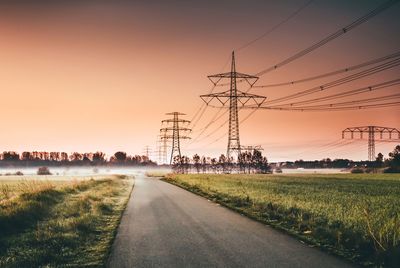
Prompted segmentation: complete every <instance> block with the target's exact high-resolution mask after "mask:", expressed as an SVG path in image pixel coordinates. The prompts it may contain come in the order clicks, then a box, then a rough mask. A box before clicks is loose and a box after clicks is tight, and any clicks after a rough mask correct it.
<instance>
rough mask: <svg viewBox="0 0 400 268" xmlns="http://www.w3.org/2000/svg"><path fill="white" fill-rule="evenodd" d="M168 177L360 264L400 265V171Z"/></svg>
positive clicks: (172, 181)
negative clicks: (388, 172)
mask: <svg viewBox="0 0 400 268" xmlns="http://www.w3.org/2000/svg"><path fill="white" fill-rule="evenodd" d="M164 180H166V181H168V182H170V183H173V184H176V185H179V186H181V187H183V188H185V189H188V190H190V191H192V192H195V193H197V194H200V195H202V196H205V197H207V198H209V199H211V200H213V201H216V202H218V203H221V204H223V205H225V206H227V207H230V208H232V209H234V210H236V211H238V212H240V213H243V214H245V215H247V216H250V217H252V218H255V219H257V220H259V221H262V222H265V223H268V224H269V225H272V226H274V227H276V228H278V229H281V230H284V231H285V232H288V233H291V234H292V235H295V236H296V237H298V238H299V239H300V240H302V241H306V242H307V243H309V244H311V245H314V246H318V247H320V248H322V249H325V250H328V251H330V252H334V253H335V254H338V255H341V256H343V257H345V258H347V259H349V260H351V261H353V262H356V263H358V264H362V265H366V266H381V265H382V266H386V267H391V266H394V267H396V266H397V267H398V265H399V264H400V175H399V174H337V175H336V174H330V175H319V174H312V175H308V174H292V175H272V174H271V175H243V174H227V175H212V174H199V175H195V174H189V175H168V176H166V177H165V178H164Z"/></svg>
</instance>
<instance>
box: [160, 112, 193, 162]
mask: <svg viewBox="0 0 400 268" xmlns="http://www.w3.org/2000/svg"><path fill="white" fill-rule="evenodd" d="M166 115H173V118H171V119H166V120H163V121H161V122H162V123H163V124H164V123H167V124H171V123H172V127H165V128H161V129H160V131H161V133H163V132H165V135H164V136H161V139H162V140H172V150H171V159H170V162H169V163H170V164H172V161H173V159H174V157H175V156H179V157H181V146H180V140H181V139H190V137H188V136H187V135H185V134H181V132H183V133H187V132H190V131H192V130H191V129H190V128H186V127H181V126H180V124H189V123H190V121H189V120H184V119H180V118H179V116H180V115H185V114H183V113H179V112H172V113H167V114H166ZM171 132H172V135H171Z"/></svg>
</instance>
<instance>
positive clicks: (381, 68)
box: [265, 59, 400, 104]
mask: <svg viewBox="0 0 400 268" xmlns="http://www.w3.org/2000/svg"><path fill="white" fill-rule="evenodd" d="M398 65H400V59H396V60H392V61H390V62H387V63H383V64H380V65H378V66H374V67H372V68H369V69H366V70H363V71H361V72H358V73H355V74H352V75H349V76H346V77H343V78H340V79H337V80H334V81H331V82H328V83H325V84H322V85H319V86H316V87H312V88H310V89H306V90H303V91H300V92H297V93H294V94H291V95H287V96H284V97H280V98H276V99H273V100H270V101H266V102H265V103H267V104H273V103H277V102H282V101H287V100H291V99H295V98H299V97H303V96H306V95H310V94H313V93H316V92H320V91H323V90H326V89H329V88H332V87H336V86H340V85H343V84H345V83H349V82H352V81H354V80H358V79H361V78H364V77H367V76H370V75H373V74H376V73H379V72H383V71H385V70H388V69H390V68H394V67H396V66H398Z"/></svg>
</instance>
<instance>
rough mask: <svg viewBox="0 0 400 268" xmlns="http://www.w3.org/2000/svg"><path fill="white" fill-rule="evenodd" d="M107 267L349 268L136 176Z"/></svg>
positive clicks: (192, 197) (188, 195)
mask: <svg viewBox="0 0 400 268" xmlns="http://www.w3.org/2000/svg"><path fill="white" fill-rule="evenodd" d="M108 266H109V267H324V268H328V267H349V266H350V265H349V264H347V263H346V262H343V261H341V260H339V259H337V258H335V257H333V256H330V255H327V254H326V253H323V252H321V251H319V250H317V249H315V248H310V247H308V246H306V245H304V244H302V243H300V242H299V241H298V240H296V239H294V238H292V237H290V236H288V235H286V234H283V233H281V232H278V231H276V230H274V229H272V228H271V227H268V226H265V225H263V224H261V223H258V222H255V221H253V220H250V219H248V218H246V217H244V216H241V215H239V214H237V213H235V212H232V211H230V210H228V209H226V208H224V207H221V206H219V205H217V204H215V203H212V202H209V201H208V200H206V199H204V198H202V197H199V196H196V195H194V194H192V193H190V192H187V191H185V190H183V189H180V188H179V187H176V186H173V185H170V184H168V183H166V182H163V181H160V180H158V179H154V178H145V177H144V175H139V176H136V182H135V188H134V190H133V193H132V197H131V199H130V201H129V203H128V206H127V209H126V211H125V213H124V215H123V218H122V221H121V225H120V227H119V230H118V234H117V237H116V240H115V243H114V245H113V248H112V252H111V257H110V260H109V263H108Z"/></svg>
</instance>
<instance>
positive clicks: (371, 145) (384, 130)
mask: <svg viewBox="0 0 400 268" xmlns="http://www.w3.org/2000/svg"><path fill="white" fill-rule="evenodd" d="M346 133H350V138H351V139H354V133H356V134H359V137H360V139H362V138H363V134H364V133H368V161H375V134H377V133H379V137H380V139H383V138H384V135H385V134H386V135H385V136H386V137H387V139H389V140H391V139H392V137H393V134H397V139H400V131H399V130H398V129H396V128H390V127H377V126H364V127H348V128H346V129H345V130H343V131H342V139H344V138H345V135H346Z"/></svg>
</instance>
